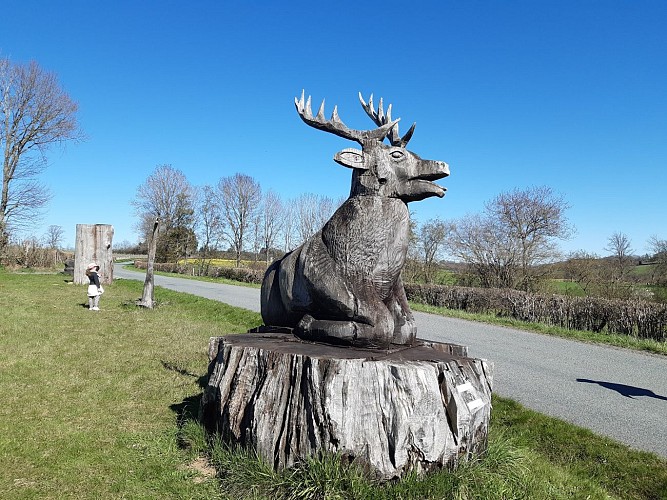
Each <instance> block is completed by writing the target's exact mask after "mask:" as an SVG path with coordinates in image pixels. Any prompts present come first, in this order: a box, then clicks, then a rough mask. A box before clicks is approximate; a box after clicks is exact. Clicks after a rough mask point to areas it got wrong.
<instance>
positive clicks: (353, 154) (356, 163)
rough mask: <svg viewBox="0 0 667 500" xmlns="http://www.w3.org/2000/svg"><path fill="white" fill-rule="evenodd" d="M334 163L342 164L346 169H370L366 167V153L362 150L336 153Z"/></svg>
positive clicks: (351, 149) (348, 149)
mask: <svg viewBox="0 0 667 500" xmlns="http://www.w3.org/2000/svg"><path fill="white" fill-rule="evenodd" d="M334 161H335V162H336V163H340V164H341V165H343V166H344V167H349V168H359V169H361V170H368V167H366V166H364V152H363V151H361V150H360V149H354V148H347V149H343V150H342V151H339V152H338V153H336V155H335V156H334Z"/></svg>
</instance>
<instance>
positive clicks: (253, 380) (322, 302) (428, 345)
mask: <svg viewBox="0 0 667 500" xmlns="http://www.w3.org/2000/svg"><path fill="white" fill-rule="evenodd" d="M359 98H360V100H361V104H362V106H363V108H364V110H365V111H366V113H367V114H368V116H370V118H371V119H372V120H373V122H374V123H375V125H376V127H377V128H374V129H372V130H365V131H364V130H351V129H349V128H348V127H347V126H345V125H344V124H343V122H342V121H341V120H340V118H339V117H338V111H337V109H336V108H334V111H333V115H332V117H331V119H330V120H326V119H325V118H324V102H323V103H322V106H321V107H320V110H319V112H318V113H317V115H316V116H313V113H312V111H311V104H310V98H308V100H307V101H306V100H305V99H304V94H302V95H301V99H295V103H296V109H297V112H298V114H299V116H300V117H301V119H302V120H303V121H304V122H306V123H307V124H308V125H310V126H312V127H315V128H317V129H320V130H324V131H326V132H330V133H333V134H336V135H338V136H340V137H343V138H346V139H351V140H354V141H356V142H358V143H359V144H360V145H361V149H360V150H359V149H344V150H342V151H340V152H339V153H337V154H336V155H335V157H334V160H335V161H336V162H338V163H340V164H341V165H344V166H346V167H350V168H351V169H352V187H351V189H350V197H349V198H348V199H347V200H346V201H345V202H344V203H343V204H342V205H341V207H340V208H339V209H338V210H337V211H336V212H335V213H334V215H333V216H332V217H331V219H330V220H329V221H328V222H327V223H326V224H325V225H324V227H323V228H322V230H320V231H319V232H317V233H316V234H315V235H313V236H312V237H311V238H310V239H308V240H307V241H306V242H305V243H304V244H303V245H302V246H300V247H299V248H297V249H296V250H294V251H293V252H291V253H289V254H287V255H286V256H285V257H283V258H282V259H280V260H278V261H276V262H274V263H273V264H272V265H271V266H270V267H269V268H268V270H267V272H266V275H265V277H264V282H263V284H262V291H261V312H262V318H263V320H264V322H265V326H263V327H260V328H258V329H256V330H254V331H252V332H248V333H246V334H241V335H229V336H225V337H213V338H211V340H210V344H209V358H210V360H211V363H210V365H209V373H208V375H209V377H208V384H207V387H206V389H205V390H204V394H203V397H202V414H203V420H204V422H205V424H206V425H207V427H208V428H209V429H212V430H215V431H217V432H219V433H220V434H221V435H222V436H223V438H225V439H226V440H229V441H232V442H234V443H239V444H242V445H244V446H249V447H252V448H254V449H255V450H256V451H257V453H258V454H259V455H260V456H261V457H263V458H264V459H265V460H266V461H268V462H269V463H271V464H273V466H274V467H276V468H282V467H290V466H292V465H294V464H295V463H296V462H298V461H299V460H301V459H303V458H304V457H307V456H312V455H317V454H318V453H322V452H330V453H337V454H339V455H340V456H341V457H342V458H345V459H348V460H356V461H360V462H362V463H363V464H365V465H367V466H368V467H369V470H372V471H374V472H375V474H376V476H377V477H379V478H381V479H391V478H395V477H401V476H403V475H404V474H405V473H407V472H409V471H418V472H420V471H428V470H432V469H437V468H441V467H455V466H456V465H457V464H458V462H459V461H460V460H461V459H465V458H466V457H469V456H470V455H471V454H477V453H480V452H483V451H484V450H485V449H486V443H487V433H488V424H489V419H490V414H491V388H492V381H493V365H492V364H491V363H488V362H487V361H485V360H480V359H472V358H469V357H468V356H467V348H466V347H464V346H457V345H453V344H440V343H435V342H428V341H424V340H420V339H417V338H416V334H417V327H416V324H415V320H414V317H413V314H412V312H411V310H410V307H409V305H408V302H407V300H406V297H405V290H404V288H403V283H402V281H401V269H402V268H403V265H404V263H405V256H406V253H407V245H408V229H409V214H408V208H407V204H408V203H409V202H412V201H418V200H422V199H424V198H427V197H430V196H438V197H442V196H444V194H445V189H444V188H442V187H440V186H438V185H437V184H434V183H433V182H432V181H434V180H437V179H440V178H443V177H446V176H447V175H449V167H448V166H447V164H446V163H444V162H440V161H432V160H423V159H421V158H420V157H419V156H417V155H416V154H415V153H413V152H411V151H409V150H407V149H406V145H407V142H408V140H409V139H410V137H411V136H412V134H413V132H414V128H415V126H414V125H412V127H411V128H410V130H409V131H408V133H407V134H405V135H404V136H403V137H401V136H400V135H399V133H398V125H397V122H398V120H392V118H391V106H389V107H388V108H387V113H386V114H385V113H384V110H383V106H382V100H380V103H379V105H378V108H377V110H376V109H375V107H374V105H373V100H372V99H373V98H372V96H371V98H370V99H369V101H368V104H366V102H364V100H363V98H362V97H361V94H360V95H359ZM385 138H387V139H388V140H389V143H390V144H388V145H387V144H384V143H383V140H384V139H385Z"/></svg>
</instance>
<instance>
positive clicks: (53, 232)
mask: <svg viewBox="0 0 667 500" xmlns="http://www.w3.org/2000/svg"><path fill="white" fill-rule="evenodd" d="M64 233H65V231H64V230H63V228H62V226H56V225H51V226H49V227H48V228H47V229H46V234H45V235H44V242H45V243H46V244H47V246H48V247H49V248H50V249H51V250H53V265H54V266H57V265H58V252H59V250H60V244H61V243H62V240H63V234H64Z"/></svg>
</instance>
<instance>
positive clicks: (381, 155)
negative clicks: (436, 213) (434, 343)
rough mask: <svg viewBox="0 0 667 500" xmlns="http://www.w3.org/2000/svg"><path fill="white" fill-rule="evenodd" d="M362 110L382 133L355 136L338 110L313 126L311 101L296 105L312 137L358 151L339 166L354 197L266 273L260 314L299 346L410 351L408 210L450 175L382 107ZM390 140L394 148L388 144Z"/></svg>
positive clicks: (440, 191) (439, 191) (441, 191)
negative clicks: (315, 132)
mask: <svg viewBox="0 0 667 500" xmlns="http://www.w3.org/2000/svg"><path fill="white" fill-rule="evenodd" d="M359 100H360V101H361V105H362V106H363V108H364V110H365V111H366V113H367V114H368V116H369V117H370V118H371V119H372V120H373V122H374V123H375V125H376V126H377V128H374V129H372V130H351V129H349V128H348V127H347V126H345V124H344V123H343V122H342V121H341V120H340V118H339V116H338V110H337V107H334V110H333V114H332V115H331V118H330V119H329V120H327V119H326V118H325V116H324V101H322V105H321V106H320V109H319V112H318V113H317V116H313V113H312V110H311V99H310V97H308V100H307V101H304V94H303V93H302V94H301V99H296V98H295V100H294V101H295V104H296V109H297V112H298V113H299V116H300V117H301V119H302V120H303V121H304V122H306V123H307V124H308V125H310V126H311V127H315V128H317V129H319V130H324V131H325V132H330V133H332V134H335V135H337V136H339V137H343V138H345V139H351V140H353V141H356V142H357V143H359V144H360V145H361V149H353V148H349V149H343V150H342V151H340V152H338V153H336V155H335V156H334V160H335V161H336V162H337V163H340V164H341V165H343V166H345V167H349V168H351V169H352V187H351V189H350V197H349V198H348V199H347V200H346V201H345V202H344V203H343V204H342V205H341V206H340V208H338V210H336V212H335V213H334V214H333V216H332V217H331V219H329V221H328V222H327V223H326V224H325V225H324V227H323V228H322V229H321V230H320V231H319V232H318V233H316V234H314V235H313V236H312V237H311V238H310V239H308V240H307V241H306V242H305V243H303V244H302V245H301V246H300V247H298V248H297V249H295V250H293V251H292V252H290V253H288V254H287V255H285V256H284V257H283V258H282V259H279V260H277V261H275V262H273V264H272V265H271V266H270V267H269V268H268V269H267V271H266V274H265V276H264V282H263V283H262V294H261V310H262V318H263V319H264V322H265V324H266V325H270V326H282V327H291V328H293V329H294V332H295V334H296V335H298V336H299V337H301V338H304V339H309V340H316V341H323V342H328V343H337V344H350V345H358V346H371V347H372V346H378V347H380V346H388V345H389V344H399V345H406V344H412V343H413V341H414V340H415V337H416V334H417V328H416V325H415V321H414V317H413V314H412V311H411V310H410V306H409V305H408V301H407V299H406V296H405V290H404V288H403V282H402V280H401V269H402V268H403V265H404V263H405V256H406V253H407V248H408V232H409V223H410V219H409V212H408V207H407V203H409V202H411V201H419V200H423V199H424V198H428V197H430V196H438V197H440V198H442V197H443V196H444V195H445V188H442V187H440V186H438V185H437V184H434V183H433V182H431V181H434V180H437V179H441V178H443V177H446V176H448V175H449V167H448V166H447V164H446V163H444V162H441V161H433V160H423V159H421V158H420V157H419V156H417V155H416V154H415V153H413V152H411V151H408V150H407V149H406V145H407V143H408V141H409V140H410V138H411V137H412V134H413V132H414V129H415V124H413V125H412V127H411V128H410V130H409V131H408V132H407V133H406V134H405V135H404V136H403V137H401V136H400V135H399V131H398V121H399V119H396V120H392V118H391V105H389V106H388V108H387V113H386V114H385V113H384V110H383V105H382V99H380V103H379V105H378V109H377V110H375V107H374V105H373V96H372V95H371V97H370V99H369V100H368V104H366V102H365V101H364V99H363V97H362V96H361V93H359ZM385 138H386V139H388V140H389V143H390V144H388V145H387V144H385V143H383V141H384V139H385Z"/></svg>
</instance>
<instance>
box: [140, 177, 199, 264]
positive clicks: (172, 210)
mask: <svg viewBox="0 0 667 500" xmlns="http://www.w3.org/2000/svg"><path fill="white" fill-rule="evenodd" d="M195 199H196V192H195V189H194V188H193V186H192V185H191V184H190V183H189V182H188V180H187V178H186V177H185V175H184V174H183V172H181V171H180V170H178V169H175V168H173V167H172V166H171V165H159V166H157V167H156V168H155V170H154V171H153V173H152V174H151V175H150V176H148V178H147V179H146V182H144V183H143V184H142V185H140V186H139V187H138V188H137V195H136V198H135V199H134V200H133V201H132V205H133V206H134V208H135V213H136V215H137V216H138V217H139V218H140V223H139V229H140V230H141V232H142V234H144V237H145V238H146V241H148V239H149V237H150V236H151V235H152V234H153V229H152V228H153V225H154V221H155V219H159V220H160V227H159V230H158V236H157V238H158V239H157V242H156V244H157V248H158V250H157V254H156V260H157V261H158V262H165V261H166V260H171V259H173V258H179V257H187V255H188V251H190V250H191V249H192V247H193V246H194V245H196V238H194V224H195V218H194V214H195V210H194V204H195Z"/></svg>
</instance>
